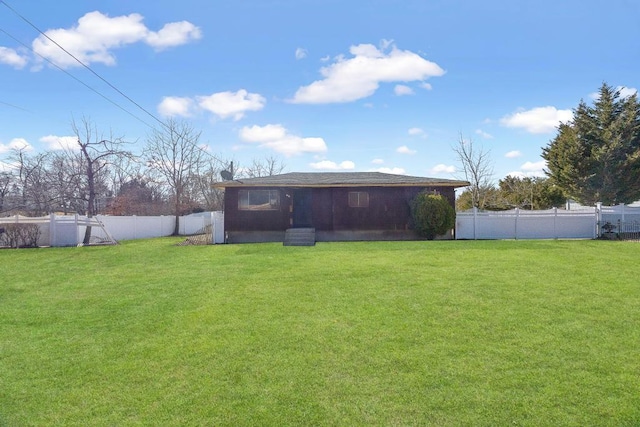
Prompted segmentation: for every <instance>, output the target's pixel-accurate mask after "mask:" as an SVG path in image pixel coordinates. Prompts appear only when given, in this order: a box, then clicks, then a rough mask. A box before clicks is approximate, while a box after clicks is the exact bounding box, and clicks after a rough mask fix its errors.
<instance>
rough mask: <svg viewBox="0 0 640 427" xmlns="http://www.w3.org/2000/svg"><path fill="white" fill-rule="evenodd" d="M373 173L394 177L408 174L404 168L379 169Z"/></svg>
mask: <svg viewBox="0 0 640 427" xmlns="http://www.w3.org/2000/svg"><path fill="white" fill-rule="evenodd" d="M371 172H381V173H390V174H393V175H404V174H405V173H406V171H405V170H404V169H403V168H378V169H374V170H372V171H371Z"/></svg>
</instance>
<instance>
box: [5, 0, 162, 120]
mask: <svg viewBox="0 0 640 427" xmlns="http://www.w3.org/2000/svg"><path fill="white" fill-rule="evenodd" d="M0 1H2V0H0ZM2 3H4V2H2ZM0 32H2V33H4V34H6V35H7V36H8V37H10V38H11V39H13V40H14V41H15V42H17V43H19V44H20V45H22V46H24V47H25V48H27V49H29V50H30V51H31V52H33V53H34V54H36V55H38V56H39V57H40V58H42V59H44V60H45V61H47V62H48V63H49V64H51V65H52V66H53V67H55V68H57V69H58V70H60V71H62V72H63V73H65V74H66V75H68V76H69V77H71V78H72V79H73V80H75V81H77V82H78V83H80V84H81V85H83V86H84V87H86V88H87V89H89V90H90V91H92V92H94V93H95V94H97V95H98V96H100V97H101V98H103V99H104V100H106V101H107V102H109V103H111V104H113V105H115V106H116V107H118V108H119V109H121V110H122V111H124V112H125V113H127V114H129V115H130V116H131V117H133V118H134V119H136V120H138V121H140V122H142V123H144V124H145V125H147V126H149V127H150V128H152V129H153V126H151V125H150V124H149V123H147V122H145V121H144V120H142V119H141V118H140V117H138V116H136V115H135V114H133V113H132V112H131V111H129V110H127V109H126V108H124V107H123V106H122V105H120V104H118V103H117V102H115V101H113V100H112V99H110V98H108V97H107V96H106V95H103V94H102V93H100V92H99V91H98V90H97V89H94V88H93V87H91V86H89V85H88V84H87V83H85V82H83V81H82V80H80V79H79V78H77V77H76V76H74V75H73V74H71V73H70V72H68V71H67V70H65V69H63V68H61V67H60V66H58V65H57V64H56V63H54V62H53V61H51V60H50V59H48V58H46V57H44V56H42V55H40V54H39V53H38V52H36V51H35V50H33V48H31V46H29V45H27V44H26V43H23V42H22V41H20V40H18V39H17V38H15V37H14V36H12V35H11V34H9V33H8V32H6V31H5V30H3V29H2V28H0ZM3 104H6V105H10V104H7V103H6V102H3ZM12 107H15V106H14V105H12ZM16 108H19V107H16ZM25 111H27V110H25ZM163 125H164V124H163Z"/></svg>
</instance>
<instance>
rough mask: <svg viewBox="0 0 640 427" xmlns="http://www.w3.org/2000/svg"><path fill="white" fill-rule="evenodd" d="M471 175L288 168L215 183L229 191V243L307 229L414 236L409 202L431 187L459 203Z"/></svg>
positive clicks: (353, 235)
mask: <svg viewBox="0 0 640 427" xmlns="http://www.w3.org/2000/svg"><path fill="white" fill-rule="evenodd" d="M467 185H469V183H468V182H466V181H457V180H450V179H440V178H422V177H414V176H404V175H392V174H384V173H378V172H351V173H286V174H282V175H273V176H266V177H261V178H250V179H243V180H231V181H224V182H220V183H217V184H215V186H216V187H222V188H224V190H225V194H224V205H225V209H224V227H225V235H226V240H227V242H229V243H248V242H284V241H285V236H286V235H287V234H288V233H287V230H289V233H292V232H295V231H301V230H306V232H308V233H310V235H311V237H310V238H311V239H312V240H311V242H315V241H319V242H322V241H345V240H414V239H417V238H418V236H417V235H416V234H415V232H414V231H413V230H412V229H411V212H410V207H409V203H410V201H411V200H412V199H413V198H414V197H415V196H416V195H417V194H418V193H420V192H421V191H423V190H427V191H431V192H434V193H438V194H441V195H443V196H444V197H446V198H447V199H448V200H449V202H450V203H451V206H455V193H454V191H455V189H456V188H458V187H464V186H467Z"/></svg>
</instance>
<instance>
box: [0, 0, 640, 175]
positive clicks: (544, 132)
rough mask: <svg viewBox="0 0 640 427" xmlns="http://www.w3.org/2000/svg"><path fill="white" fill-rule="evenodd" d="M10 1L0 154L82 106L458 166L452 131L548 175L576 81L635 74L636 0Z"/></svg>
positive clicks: (144, 123) (128, 123)
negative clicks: (551, 146)
mask: <svg viewBox="0 0 640 427" xmlns="http://www.w3.org/2000/svg"><path fill="white" fill-rule="evenodd" d="M6 4H8V5H9V6H11V8H13V9H15V10H16V11H17V12H18V13H19V14H20V15H21V16H22V17H23V18H25V19H26V20H28V21H30V22H31V23H32V24H34V25H35V26H36V27H38V28H39V29H40V30H42V31H43V32H45V33H46V34H47V35H48V36H49V37H50V38H51V39H53V40H55V41H56V42H57V43H58V44H60V45H61V46H63V47H64V48H65V49H66V50H68V51H69V52H71V53H73V54H74V55H75V56H76V57H77V58H79V59H81V60H82V61H83V62H84V63H85V64H87V65H88V66H90V67H91V69H93V70H94V71H95V72H96V73H97V74H99V75H100V76H101V77H103V78H104V79H105V80H106V81H108V82H109V83H110V84H112V85H113V86H115V87H117V88H118V89H119V90H120V91H122V92H123V93H124V94H126V95H127V96H128V97H129V98H131V99H132V100H133V101H135V102H136V103H137V104H139V105H140V106H141V107H142V108H144V109H145V110H146V111H147V112H149V113H151V115H153V116H154V117H155V118H154V117H152V116H150V115H149V114H148V113H147V112H145V111H143V110H141V109H140V108H138V107H137V106H136V105H134V104H133V103H131V102H130V101H129V100H127V99H126V98H124V97H123V96H122V95H120V94H119V93H118V92H116V91H114V90H113V89H112V88H111V87H109V86H108V85H107V84H105V83H104V82H103V81H101V80H100V79H99V78H97V77H96V76H95V75H93V74H92V73H91V72H89V71H88V70H87V69H85V68H83V67H81V66H80V65H79V64H78V63H77V62H75V61H74V60H73V59H72V58H71V57H70V56H68V55H67V54H66V53H64V52H63V51H62V50H61V49H59V48H58V47H57V46H55V45H54V44H53V43H51V42H50V41H49V40H48V39H46V38H44V37H43V36H42V35H41V34H39V33H38V32H37V31H36V30H35V29H34V28H33V27H32V26H30V25H29V24H28V23H27V22H25V20H23V19H22V18H21V17H19V16H17V15H16V14H14V13H13V12H12V11H11V10H10V9H9V8H8V7H7V6H6ZM6 4H2V3H0V158H1V157H3V156H4V155H5V154H6V152H7V151H8V150H9V149H10V148H12V147H17V146H24V145H27V146H28V147H30V148H32V149H33V150H34V152H35V151H38V150H45V149H56V148H58V147H59V146H60V144H65V143H69V142H70V141H71V142H73V141H74V138H70V136H71V135H72V131H71V121H72V119H74V118H75V119H80V118H82V117H83V116H85V117H88V118H89V119H91V120H92V121H93V122H94V123H95V124H96V125H97V127H98V128H99V129H100V130H101V131H103V132H104V133H105V134H107V133H109V132H110V131H111V132H113V133H114V134H115V135H120V136H123V137H124V138H125V139H126V140H128V141H132V142H135V145H134V147H137V149H140V148H141V147H142V146H143V145H144V143H145V139H146V138H147V136H148V135H149V134H150V133H151V126H155V127H158V126H159V124H158V122H157V121H156V118H157V119H160V120H165V119H166V118H168V117H171V116H173V117H176V118H180V119H182V118H185V119H187V120H189V121H191V122H192V124H193V126H194V127H195V128H196V129H200V130H202V136H201V143H202V144H204V145H206V146H207V147H208V149H209V150H210V151H211V152H212V153H213V154H215V155H217V156H219V157H221V158H224V159H229V160H235V161H236V162H237V163H239V164H240V165H242V164H246V165H248V164H250V163H251V161H252V160H253V159H264V158H267V157H271V156H274V157H279V158H281V159H282V161H283V162H284V163H285V164H286V169H287V171H373V170H379V171H383V172H391V173H403V174H409V175H417V176H431V177H443V178H461V175H460V172H459V171H458V172H456V170H459V169H460V167H459V166H460V165H459V164H458V162H457V159H456V156H455V153H454V152H453V150H452V146H454V145H455V144H456V143H457V141H458V139H459V138H460V137H461V136H462V137H463V138H464V139H465V140H472V141H473V143H474V145H475V146H477V147H482V148H483V149H485V150H487V151H490V157H491V160H492V162H493V163H494V171H495V179H496V180H497V179H500V178H502V177H504V176H506V175H507V174H516V175H541V174H542V169H543V167H544V164H543V163H542V159H541V157H540V154H541V148H542V147H543V146H545V145H546V144H547V143H548V142H549V141H550V140H551V139H552V138H553V137H554V135H555V126H557V124H558V123H559V122H560V121H567V120H570V119H571V109H572V108H574V107H576V106H577V104H578V102H579V101H580V100H581V99H584V100H586V101H588V102H591V97H592V96H593V93H594V92H596V91H597V90H598V88H599V87H600V86H601V84H602V83H603V82H607V83H608V84H610V85H612V86H616V87H618V86H619V87H621V89H622V90H623V91H624V93H633V92H634V91H635V90H636V89H635V88H637V87H639V84H640V83H639V82H638V78H639V75H640V73H639V71H640V42H639V41H640V25H638V22H640V2H638V1H636V0H611V1H607V2H604V1H601V0H598V1H594V0H580V1H575V0H553V1H549V0H538V1H527V0H524V1H506V0H505V1H497V0H494V1H481V0H478V1H471V0H467V1H462V0H446V1H445V0H439V1H429V0H422V1H414V0H402V1H396V0H369V1H360V0H351V1H346V2H345V1H334V0H315V1H312V0H246V1H245V0H237V1H233V2H231V1H225V2H223V1H212V0H182V1H175V0H174V1H166V0H155V1H153V2H131V1H121V0H100V1H95V0H83V1H73V2H55V7H54V6H53V3H52V4H51V5H50V6H47V8H46V9H43V4H44V3H43V2H41V1H33V0H23V1H20V2H18V1H16V0H7V2H6ZM43 57H44V58H46V59H47V60H48V61H51V62H53V63H55V64H57V65H58V66H59V67H60V68H61V69H62V70H64V71H61V70H60V69H58V68H55V67H53V66H51V65H50V62H48V61H46V60H44V59H43ZM70 75H71V76H73V77H71V76H70ZM77 80H80V81H81V82H82V83H79V82H78V81H77ZM85 85H86V86H90V87H91V88H93V89H94V90H95V91H97V92H98V93H99V94H97V93H96V92H94V91H92V90H90V89H88V88H87V87H86V86H85ZM105 97H106V98H108V99H109V100H110V101H107V100H105ZM114 104H117V105H114ZM124 110H126V111H124ZM134 116H135V117H134Z"/></svg>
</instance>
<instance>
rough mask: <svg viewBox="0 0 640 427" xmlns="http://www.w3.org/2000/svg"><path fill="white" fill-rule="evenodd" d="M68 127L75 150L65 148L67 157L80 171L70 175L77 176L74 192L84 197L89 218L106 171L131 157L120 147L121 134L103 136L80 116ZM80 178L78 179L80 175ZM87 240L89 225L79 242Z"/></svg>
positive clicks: (104, 180)
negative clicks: (75, 141)
mask: <svg viewBox="0 0 640 427" xmlns="http://www.w3.org/2000/svg"><path fill="white" fill-rule="evenodd" d="M71 127H72V129H73V131H74V133H75V135H76V137H77V138H78V147H79V152H75V151H73V150H65V152H66V154H67V156H68V158H69V159H72V160H74V161H75V163H76V165H79V166H80V168H81V172H82V174H80V173H78V174H73V176H74V177H77V178H78V182H79V188H78V189H77V190H78V193H79V195H80V197H81V198H83V199H84V202H85V207H86V211H85V212H86V215H87V217H89V218H91V217H93V216H94V215H96V213H97V208H98V207H97V203H96V202H97V199H96V197H97V195H98V194H104V191H105V189H106V181H107V177H106V174H107V171H108V168H109V167H110V166H111V165H112V164H114V162H116V161H117V160H118V159H119V158H121V157H132V154H131V153H130V152H129V151H126V150H124V145H125V144H126V142H125V141H124V139H123V138H122V137H114V136H113V134H112V133H110V135H109V137H107V138H105V137H104V136H103V135H102V134H99V133H98V130H97V128H96V126H95V124H94V123H92V122H91V120H90V119H88V118H86V117H83V118H82V119H81V121H80V124H79V125H78V124H77V123H76V122H75V120H73V121H72V122H71ZM80 177H81V178H80ZM90 239H91V227H87V228H86V232H85V235H84V239H83V243H84V244H88V243H89V241H90Z"/></svg>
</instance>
